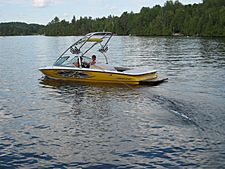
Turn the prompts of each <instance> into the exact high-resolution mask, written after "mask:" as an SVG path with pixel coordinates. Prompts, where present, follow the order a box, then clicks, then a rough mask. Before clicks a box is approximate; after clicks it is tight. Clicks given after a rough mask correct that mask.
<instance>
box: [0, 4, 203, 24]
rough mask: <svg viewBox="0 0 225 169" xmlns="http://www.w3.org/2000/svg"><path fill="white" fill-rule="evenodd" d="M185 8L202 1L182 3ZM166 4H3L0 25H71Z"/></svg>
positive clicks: (0, 10)
mask: <svg viewBox="0 0 225 169" xmlns="http://www.w3.org/2000/svg"><path fill="white" fill-rule="evenodd" d="M179 1H180V2H181V3H182V4H185V5H186V4H194V3H201V2H202V0H179ZM165 2H166V0H0V22H12V21H13V22H15V21H19V22H26V23H38V24H44V25H46V24H47V23H48V22H50V21H51V20H52V19H53V18H54V17H55V16H58V17H59V18H60V20H62V19H66V20H67V21H71V19H72V17H73V16H75V17H76V18H77V19H79V18H80V17H81V16H82V17H84V16H91V17H92V18H101V17H103V16H105V17H108V16H109V15H114V16H120V15H121V14H122V13H123V12H125V11H127V12H131V11H133V12H134V13H136V12H139V11H140V9H141V8H142V7H153V6H155V5H161V6H163V5H164V4H165Z"/></svg>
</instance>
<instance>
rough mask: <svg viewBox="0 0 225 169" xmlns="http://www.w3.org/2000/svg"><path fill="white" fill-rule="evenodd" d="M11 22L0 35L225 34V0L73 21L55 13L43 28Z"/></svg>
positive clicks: (169, 4) (171, 4)
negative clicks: (21, 26)
mask: <svg viewBox="0 0 225 169" xmlns="http://www.w3.org/2000/svg"><path fill="white" fill-rule="evenodd" d="M9 26H11V27H10V28H11V29H6V28H5V29H3V28H4V24H3V26H2V24H0V35H9V34H10V33H9V32H10V31H11V30H12V32H11V34H17V35H18V34H23V33H25V34H29V33H31V34H37V33H39V34H44V35H47V36H61V35H84V34H86V33H88V32H95V31H110V32H114V33H115V34H117V35H139V36H170V35H188V36H225V0H203V2H202V3H200V4H193V5H191V4H189V5H183V4H182V3H180V2H179V1H178V0H176V1H172V0H169V1H167V2H166V3H165V4H164V6H162V7H161V6H159V5H156V6H154V7H152V8H149V7H143V8H142V9H141V11H140V12H139V13H133V12H130V13H128V12H124V13H123V14H122V15H121V16H119V17H118V16H111V15H109V16H108V17H107V18H106V17H103V18H95V19H93V18H91V17H80V18H79V19H77V18H76V17H75V16H73V18H72V20H71V21H66V20H64V19H63V20H60V19H59V18H58V17H55V18H54V19H53V20H52V21H51V22H49V23H48V24H47V25H46V26H45V27H44V28H43V27H42V26H40V27H38V25H36V27H35V26H34V28H37V29H34V28H32V25H27V26H28V27H26V26H25V27H23V29H24V30H23V29H22V28H21V29H19V28H18V27H17V29H13V25H9ZM31 28H32V29H33V33H32V29H31ZM5 31H6V32H7V31H8V33H5ZM17 31H18V32H19V33H18V32H17Z"/></svg>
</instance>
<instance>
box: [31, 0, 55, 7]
mask: <svg viewBox="0 0 225 169" xmlns="http://www.w3.org/2000/svg"><path fill="white" fill-rule="evenodd" d="M50 3H51V0H33V5H34V6H35V7H37V8H44V7H46V6H47V5H49V4H50Z"/></svg>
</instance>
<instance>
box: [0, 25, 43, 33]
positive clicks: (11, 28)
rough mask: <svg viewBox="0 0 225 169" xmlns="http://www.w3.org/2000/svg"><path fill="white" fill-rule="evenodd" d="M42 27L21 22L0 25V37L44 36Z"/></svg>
mask: <svg viewBox="0 0 225 169" xmlns="http://www.w3.org/2000/svg"><path fill="white" fill-rule="evenodd" d="M44 28H45V26H44V25H38V24H26V23H23V22H8V23H0V36H12V35H38V34H44Z"/></svg>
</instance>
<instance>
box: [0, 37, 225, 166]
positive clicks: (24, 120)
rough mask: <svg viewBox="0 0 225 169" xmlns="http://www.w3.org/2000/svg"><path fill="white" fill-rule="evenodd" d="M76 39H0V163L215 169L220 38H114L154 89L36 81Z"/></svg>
mask: <svg viewBox="0 0 225 169" xmlns="http://www.w3.org/2000/svg"><path fill="white" fill-rule="evenodd" d="M78 38H79V37H44V36H26V37H0V168H223V167H224V166H225V161H224V159H225V141H224V140H225V104H224V103H225V39H204V38H186V37H181V38H171V37H155V38H154V37H113V39H112V42H111V43H110V44H109V51H108V55H109V62H110V63H113V64H114V65H118V64H120V65H123V66H131V67H147V68H149V69H156V70H158V71H159V74H160V75H163V76H165V77H168V78H169V81H168V82H167V83H163V84H161V85H159V86H155V87H148V86H139V87H128V86H126V85H123V84H121V85H116V86H115V85H104V84H76V83H74V84H68V83H61V82H55V81H51V80H44V79H43V78H42V74H41V72H39V71H38V68H39V67H42V66H47V65H52V64H53V62H54V61H55V60H56V58H57V57H58V56H59V55H60V54H61V53H62V52H63V51H64V49H66V48H67V47H68V46H69V45H70V44H72V43H73V42H74V41H75V40H77V39H78Z"/></svg>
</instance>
